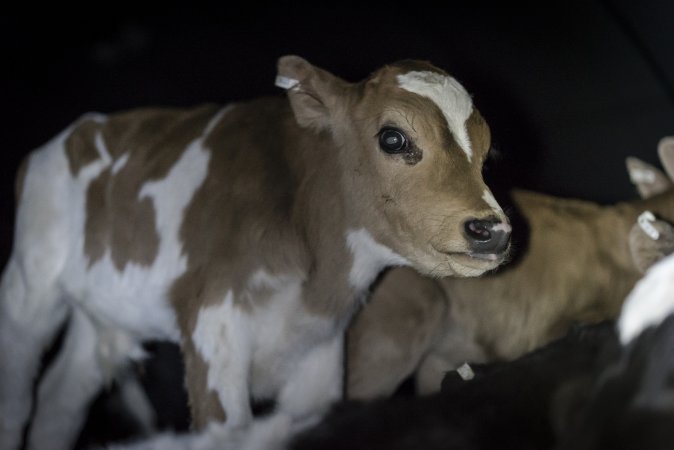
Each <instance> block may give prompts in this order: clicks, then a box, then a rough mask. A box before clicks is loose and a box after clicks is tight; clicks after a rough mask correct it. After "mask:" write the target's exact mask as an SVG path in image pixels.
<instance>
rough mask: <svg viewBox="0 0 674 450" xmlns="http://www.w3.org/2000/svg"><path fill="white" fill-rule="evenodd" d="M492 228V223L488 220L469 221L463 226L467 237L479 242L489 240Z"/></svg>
mask: <svg viewBox="0 0 674 450" xmlns="http://www.w3.org/2000/svg"><path fill="white" fill-rule="evenodd" d="M493 226H494V224H493V222H490V221H488V220H469V221H468V222H466V223H465V225H464V227H465V229H466V234H467V235H468V237H469V238H471V239H474V240H476V241H481V242H487V241H489V240H491V238H492V234H491V231H490V230H491V228H492V227H493Z"/></svg>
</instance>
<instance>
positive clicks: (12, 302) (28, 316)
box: [0, 258, 68, 450]
mask: <svg viewBox="0 0 674 450" xmlns="http://www.w3.org/2000/svg"><path fill="white" fill-rule="evenodd" d="M67 311H68V309H67V307H66V304H65V302H63V301H61V299H60V298H59V295H58V292H57V290H56V289H55V287H54V286H53V285H52V286H49V284H46V285H42V286H41V288H40V287H37V286H34V285H28V284H27V283H26V273H25V271H22V270H21V269H20V265H19V263H18V262H17V261H16V259H14V258H13V259H11V260H10V262H9V264H8V266H7V269H6V270H5V273H4V274H3V278H2V282H1V283H0V448H2V449H3V450H14V449H18V448H20V446H21V440H22V435H23V430H24V427H25V425H26V423H27V421H28V418H29V415H30V411H31V406H32V401H31V399H32V392H33V382H34V380H35V377H36V375H37V373H38V371H39V368H40V363H41V357H42V353H43V352H44V349H45V348H46V347H47V346H48V345H49V344H50V343H51V341H52V339H53V337H54V335H55V333H56V332H57V331H58V329H59V328H60V327H61V325H62V324H63V322H64V321H65V318H66V315H67Z"/></svg>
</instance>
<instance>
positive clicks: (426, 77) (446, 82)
mask: <svg viewBox="0 0 674 450" xmlns="http://www.w3.org/2000/svg"><path fill="white" fill-rule="evenodd" d="M397 79H398V85H399V86H400V87H401V88H402V89H405V90H406V91H410V92H414V93H415V94H418V95H421V96H423V97H426V98H428V99H430V100H432V101H433V102H434V103H435V104H436V105H438V108H440V111H442V114H443V115H444V116H445V119H446V120H447V124H448V125H449V130H450V131H451V132H452V135H453V136H454V139H456V142H457V143H458V144H459V146H460V147H461V149H462V150H463V151H464V152H465V153H466V157H467V158H468V161H470V160H471V159H472V156H473V149H472V147H471V145H470V138H469V137H468V132H467V131H466V120H468V118H469V117H470V115H471V113H472V112H473V101H472V99H471V98H470V95H469V94H468V92H466V89H464V87H463V86H461V84H460V83H459V82H458V81H456V80H455V79H454V78H452V77H450V76H447V75H443V74H440V73H437V72H431V71H414V72H408V73H406V74H403V75H398V76H397Z"/></svg>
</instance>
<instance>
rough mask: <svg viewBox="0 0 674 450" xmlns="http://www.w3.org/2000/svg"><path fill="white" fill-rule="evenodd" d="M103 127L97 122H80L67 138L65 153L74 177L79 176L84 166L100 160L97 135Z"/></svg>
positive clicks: (90, 120) (88, 120)
mask: <svg viewBox="0 0 674 450" xmlns="http://www.w3.org/2000/svg"><path fill="white" fill-rule="evenodd" d="M102 127H103V125H102V124H100V123H98V122H96V121H95V120H93V119H87V120H84V121H82V122H80V123H79V124H78V125H77V126H76V127H75V129H74V130H73V131H72V133H70V135H69V136H68V137H67V138H66V140H65V142H64V145H65V152H66V157H67V158H68V165H69V166H70V173H72V175H73V176H77V175H78V174H79V172H80V170H81V169H82V168H83V167H84V166H86V165H87V164H91V163H92V162H94V161H96V160H97V159H98V158H99V154H98V151H97V150H96V135H97V134H98V133H99V132H100V131H101V128H102Z"/></svg>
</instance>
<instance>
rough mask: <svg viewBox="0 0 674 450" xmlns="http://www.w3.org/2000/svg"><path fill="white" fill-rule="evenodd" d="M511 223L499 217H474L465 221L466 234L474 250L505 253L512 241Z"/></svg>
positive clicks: (480, 252) (476, 251)
mask: <svg viewBox="0 0 674 450" xmlns="http://www.w3.org/2000/svg"><path fill="white" fill-rule="evenodd" d="M510 230H511V229H510V225H509V224H507V223H504V222H502V221H500V220H498V219H486V220H485V219H472V220H467V221H466V222H465V223H464V234H465V236H466V239H467V240H468V242H469V244H470V249H471V251H472V252H474V253H477V254H486V253H496V254H499V253H503V252H504V251H505V250H506V249H507V248H508V245H509V243H510Z"/></svg>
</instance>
